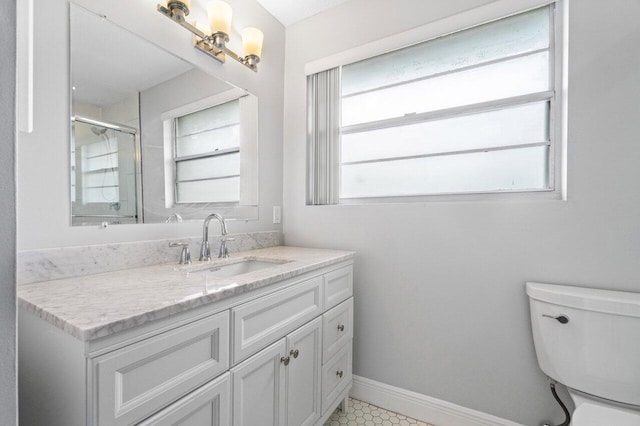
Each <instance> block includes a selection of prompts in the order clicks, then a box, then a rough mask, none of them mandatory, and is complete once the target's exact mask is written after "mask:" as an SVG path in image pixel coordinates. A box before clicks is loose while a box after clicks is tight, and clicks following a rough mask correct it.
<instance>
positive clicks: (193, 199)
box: [176, 177, 240, 203]
mask: <svg viewBox="0 0 640 426" xmlns="http://www.w3.org/2000/svg"><path fill="white" fill-rule="evenodd" d="M176 189H177V191H176V192H177V198H178V202H179V203H208V202H222V203H224V202H236V201H239V200H240V178H239V177H233V178H228V179H216V180H201V181H196V182H179V183H178V184H177V188H176Z"/></svg>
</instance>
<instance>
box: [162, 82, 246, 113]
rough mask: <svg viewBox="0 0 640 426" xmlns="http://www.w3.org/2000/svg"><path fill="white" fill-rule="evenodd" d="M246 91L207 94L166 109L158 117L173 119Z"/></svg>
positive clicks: (237, 97) (231, 99) (231, 98)
mask: <svg viewBox="0 0 640 426" xmlns="http://www.w3.org/2000/svg"><path fill="white" fill-rule="evenodd" d="M246 94H247V92H246V91H244V90H242V89H235V88H234V89H230V90H226V91H224V92H221V93H217V94H215V95H213V96H207V97H206V98H202V99H200V100H197V101H195V102H191V103H189V104H187V105H182V106H179V107H178V108H174V109H172V110H169V111H166V112H164V113H162V115H161V116H160V119H161V120H163V121H165V120H173V119H174V118H178V117H182V116H183V115H188V114H191V113H194V112H198V111H201V110H203V109H206V108H211V107H214V106H216V105H220V104H223V103H225V102H229V101H233V100H236V99H239V98H241V97H242V96H244V95H246Z"/></svg>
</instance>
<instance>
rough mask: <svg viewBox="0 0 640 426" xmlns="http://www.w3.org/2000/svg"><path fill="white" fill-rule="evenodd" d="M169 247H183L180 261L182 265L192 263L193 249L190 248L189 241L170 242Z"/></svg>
mask: <svg viewBox="0 0 640 426" xmlns="http://www.w3.org/2000/svg"><path fill="white" fill-rule="evenodd" d="M169 247H182V251H181V252H180V261H179V262H178V263H179V264H180V265H190V264H191V250H189V243H176V242H173V243H169Z"/></svg>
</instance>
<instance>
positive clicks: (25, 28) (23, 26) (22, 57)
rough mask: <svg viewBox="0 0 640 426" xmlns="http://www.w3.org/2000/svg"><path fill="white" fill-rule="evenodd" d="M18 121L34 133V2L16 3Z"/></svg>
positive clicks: (25, 130) (23, 127) (27, 0)
mask: <svg viewBox="0 0 640 426" xmlns="http://www.w3.org/2000/svg"><path fill="white" fill-rule="evenodd" d="M16 21H17V24H16V40H17V42H16V121H17V130H18V131H20V132H25V133H31V132H33V0H19V1H18V2H16Z"/></svg>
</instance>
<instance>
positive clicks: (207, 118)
mask: <svg viewBox="0 0 640 426" xmlns="http://www.w3.org/2000/svg"><path fill="white" fill-rule="evenodd" d="M239 117H240V102H239V101H238V100H237V99H236V100H234V101H231V102H227V103H224V104H221V105H216V106H214V107H211V108H207V109H203V110H201V111H198V112H194V113H192V114H187V115H185V116H182V117H179V118H178V119H176V136H178V137H180V136H186V135H190V134H193V133H197V132H202V131H205V130H211V129H217V128H219V127H224V126H228V125H230V124H238V123H239V122H240V118H239Z"/></svg>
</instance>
